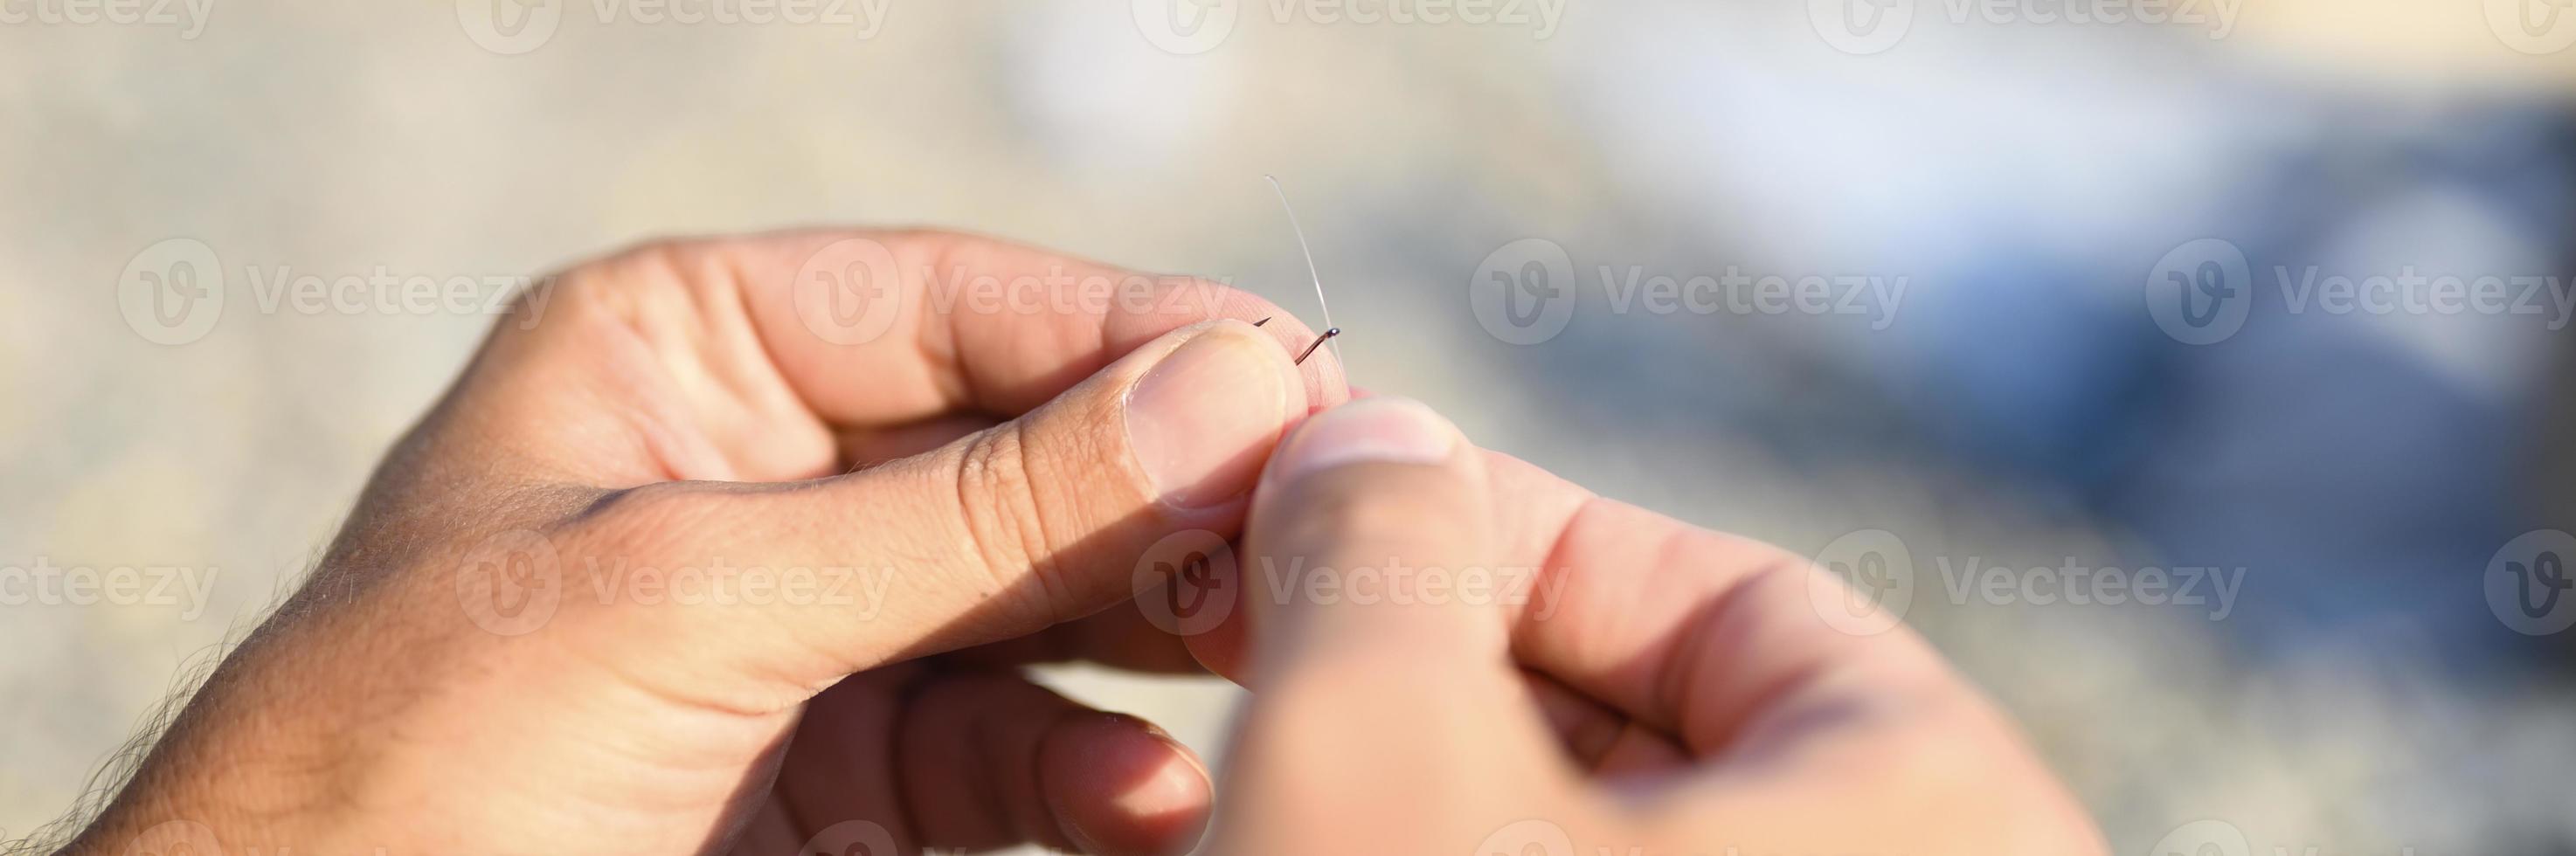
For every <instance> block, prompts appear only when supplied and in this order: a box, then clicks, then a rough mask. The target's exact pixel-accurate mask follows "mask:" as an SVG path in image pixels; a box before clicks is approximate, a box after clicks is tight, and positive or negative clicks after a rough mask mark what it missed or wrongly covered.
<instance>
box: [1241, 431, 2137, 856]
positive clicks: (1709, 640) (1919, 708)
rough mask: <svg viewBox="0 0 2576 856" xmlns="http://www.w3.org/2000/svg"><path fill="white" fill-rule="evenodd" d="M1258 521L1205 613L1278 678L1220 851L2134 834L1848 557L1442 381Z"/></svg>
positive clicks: (1260, 717) (1279, 476)
mask: <svg viewBox="0 0 2576 856" xmlns="http://www.w3.org/2000/svg"><path fill="white" fill-rule="evenodd" d="M1244 537H1245V545H1244V556H1243V558H1242V560H1241V561H1239V562H1236V563H1234V565H1233V567H1234V568H1235V570H1234V571H1233V573H1235V574H1237V575H1239V576H1240V578H1239V579H1219V580H1217V581H1216V584H1217V585H1219V586H1235V588H1234V589H1231V590H1232V591H1236V592H1239V593H1240V596H1241V597H1243V598H1244V599H1245V601H1246V602H1247V603H1248V606H1246V608H1240V609H1235V610H1233V611H1231V612H1229V613H1227V615H1228V617H1229V621H1228V623H1225V624H1222V625H1219V626H1218V628H1217V629H1216V630H1214V631H1212V632H1209V633H1206V634H1204V635H1201V636H1196V637H1193V638H1192V642H1193V648H1194V650H1196V651H1197V652H1198V653H1199V654H1200V655H1201V657H1202V659H1204V660H1206V661H1208V662H1209V663H1210V664H1211V665H1213V666H1215V667H1216V668H1217V669H1218V670H1219V671H1220V672H1224V673H1228V674H1230V675H1233V676H1236V677H1237V678H1238V679H1241V680H1245V681H1246V682H1247V683H1248V684H1249V685H1250V686H1251V687H1252V689H1253V704H1252V708H1251V711H1250V713H1249V714H1248V715H1247V716H1246V718H1245V720H1244V722H1243V724H1242V726H1241V732H1240V734H1239V735H1238V737H1237V740H1236V742H1235V744H1234V748H1233V756H1232V759H1231V761H1230V762H1229V767H1228V770H1229V771H1228V774H1227V780H1226V787H1225V788H1224V792H1225V800H1224V802H1223V806H1224V808H1223V810H1222V811H1221V812H1220V816H1219V818H1218V822H1217V834H1216V842H1217V845H1216V850H1217V852H1222V853H1228V854H1251V853H1428V854H1457V856H1525V854H1548V856H1571V854H1577V853H1636V854H1665V855H1666V856H1674V855H1677V854H1697V855H1698V856H1717V854H1736V853H1740V854H1767V853H1842V854H1898V853H1903V854H1921V856H1940V854H1959V855H1960V856H1969V854H1974V856H1990V854H2029V856H2081V854H2099V853H2103V852H2105V846H2104V844H2103V842H2102V840H2101V837H2100V834H2099V833H2098V832H2097V831H2096V830H2095V829H2094V828H2093V826H2092V823H2091V821H2090V820H2089V819H2087V818H2086V817H2085V815H2084V814H2083V812H2082V811H2081V809H2080V808H2079V807H2078V806H2077V805H2076V804H2075V803H2074V802H2073V801H2072V800H2071V799H2069V798H2068V796H2067V795H2066V794H2065V793H2064V791H2063V790H2062V789H2061V788H2060V787H2059V786H2058V784H2057V783H2056V782H2055V780H2054V779H2053V778H2052V777H2051V776H2050V775H2049V774H2048V772H2047V771H2046V770H2045V769H2044V768H2043V767H2041V766H2040V765H2039V763H2038V762H2037V761H2036V759H2034V758H2033V757H2032V756H2031V753H2030V752H2029V750H2028V749H2027V748H2026V747H2025V746H2024V745H2023V744H2022V742H2021V740H2020V738H2019V737H2018V736H2017V735H2016V734H2015V733H2014V730H2013V729H2012V727H2011V726H2010V724H2009V723H2007V722H2006V721H2005V720H2004V719H2003V718H2002V717H2001V716H2000V715H1998V714H1997V712H1996V711H1994V710H1993V709H1992V708H1991V706H1989V705H1988V704H1987V703H1986V702H1985V701H1984V700H1983V699H1982V698H1981V697H1980V696H1979V695H1978V694H1977V693H1976V692H1975V691H1974V690H1972V689H1970V688H1969V687H1968V686H1967V685H1965V684H1964V683H1962V682H1961V681H1960V680H1959V679H1958V678H1957V677H1956V676H1954V675H1953V674H1952V673H1951V672H1950V670H1949V669H1948V667H1947V666H1945V665H1944V664H1943V663H1942V662H1941V661H1940V660H1939V658H1938V657H1937V656H1935V655H1934V654H1933V652H1932V651H1931V649H1930V648H1928V647H1927V646H1925V645H1924V644H1923V643H1922V641H1921V640H1920V639H1918V638H1916V637H1915V636H1913V635H1912V634H1910V633H1908V632H1906V631H1904V630H1903V629H1902V628H1901V627H1896V626H1894V623H1893V621H1883V622H1882V621H1869V620H1861V621H1854V620H1852V619H1854V618H1867V616H1856V615H1854V614H1852V613H1849V612H1845V611H1844V610H1845V609H1846V608H1847V606H1848V605H1849V604H1851V603H1852V602H1853V600H1852V598H1851V593H1850V592H1849V591H1848V590H1847V589H1846V588H1845V587H1844V585H1843V583H1842V582H1840V581H1839V580H1836V579H1834V578H1833V577H1831V576H1828V575H1825V574H1823V573H1820V572H1818V571H1817V570H1816V569H1815V568H1814V567H1813V566H1812V565H1811V564H1810V563H1808V562H1807V561H1805V560H1803V559H1801V558H1799V557H1796V556H1792V555H1789V554H1786V553H1784V552H1782V551H1780V550H1778V549H1776V548H1773V547H1770V546H1767V545H1763V544H1758V543H1753V542H1749V541H1744V540H1740V539H1735V538H1729V537H1726V536H1723V535H1718V534H1714V533H1711V532H1707V531H1703V530H1699V529H1695V528H1692V527H1689V526H1685V525H1682V524H1680V523H1677V522H1675V521H1673V520H1671V519H1668V518H1665V517H1662V516H1659V515H1655V514H1652V513H1649V512H1646V511H1642V510H1639V509H1637V508H1634V507H1630V506H1626V505H1622V504H1619V503H1615V502H1610V501H1607V500H1602V499H1598V498H1594V497H1591V496H1590V495H1588V494H1586V493H1585V492H1584V491H1582V490H1580V489H1578V488H1575V487H1574V486H1572V485H1569V484H1566V483H1564V482H1562V481H1559V480H1557V479H1555V478H1554V477H1551V476H1549V475H1547V474H1546V473H1543V472H1540V471H1538V470H1536V469H1534V468H1531V467H1529V466H1528V465H1526V464H1522V463H1520V462H1519V461H1515V460H1512V459H1510V458H1506V457H1503V456H1500V455H1495V454H1492V453H1487V452H1480V451H1478V450H1476V449H1474V448H1473V447H1471V446H1469V445H1468V444H1467V443H1466V442H1465V441H1464V440H1462V439H1460V438H1459V436H1458V433H1457V431H1456V429H1454V428H1452V427H1450V426H1449V424H1448V423H1447V422H1446V421H1444V420H1442V419H1440V418H1439V417H1438V416H1437V415H1435V414H1433V413H1431V412H1430V411H1429V410H1427V409H1425V408H1423V407H1422V406H1421V405H1418V404H1414V403H1412V402H1409V401H1402V400H1391V399H1363V400H1361V401H1358V402H1354V403H1352V404H1348V405H1344V406H1342V407H1340V408H1338V409H1335V410H1330V411H1326V412H1323V413H1320V414H1317V415H1316V416H1315V417H1314V418H1312V419H1309V420H1307V421H1306V422H1305V423H1304V424H1303V426H1302V427H1300V428H1298V429H1297V431H1296V433H1295V435H1294V436H1292V437H1291V438H1290V439H1289V440H1288V442H1287V445H1286V446H1284V447H1283V448H1282V449H1281V450H1280V451H1279V452H1278V453H1276V454H1275V455H1273V456H1272V457H1271V459H1270V463H1269V471H1268V473H1267V474H1266V475H1265V477H1264V480H1263V482H1262V484H1261V486H1260V488H1259V490H1258V492H1257V493H1256V494H1255V498H1254V507H1253V517H1252V522H1251V523H1250V525H1249V526H1248V527H1247V529H1246V534H1245V536H1244ZM1533 574H1535V575H1536V576H1535V578H1534V579H1533V578H1532V576H1531V575H1533ZM1882 617H1883V616H1882ZM1874 631H1876V632H1874Z"/></svg>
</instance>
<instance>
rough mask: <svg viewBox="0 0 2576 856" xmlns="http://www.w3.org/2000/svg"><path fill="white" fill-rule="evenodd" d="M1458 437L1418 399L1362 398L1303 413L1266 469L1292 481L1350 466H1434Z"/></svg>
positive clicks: (1454, 447)
mask: <svg viewBox="0 0 2576 856" xmlns="http://www.w3.org/2000/svg"><path fill="white" fill-rule="evenodd" d="M1461 440H1462V438H1461V437H1460V436H1459V434H1458V427H1457V426H1456V425H1452V424H1450V422H1449V420H1448V419H1446V418H1444V417H1442V416H1441V415H1440V414H1439V413H1438V412H1436V411H1434V410H1432V409H1431V408H1430V407H1429V406H1426V405H1424V404H1423V403H1422V402H1419V401H1415V400H1413V399H1410V398H1398V397H1393V396H1377V397H1372V398H1365V399H1360V400H1357V401H1352V402H1350V403H1347V404H1344V405H1342V406H1340V407H1336V408H1333V409H1331V410H1327V411H1324V412H1322V413H1318V414H1316V415H1314V416H1312V417H1309V418H1308V419H1307V420H1306V422H1305V423H1303V424H1301V425H1300V426H1299V427H1298V429H1297V432H1296V434H1295V435H1294V436H1292V437H1290V438H1289V440H1288V443H1287V445H1286V446H1285V447H1284V448H1281V449H1280V450H1279V452H1278V453H1277V454H1276V455H1275V456H1274V459H1273V461H1272V464H1271V467H1270V472H1271V476H1272V477H1273V478H1276V479H1280V480H1282V481H1294V480H1297V479H1301V478H1305V477H1307V476H1311V475H1314V474H1316V473H1320V472H1323V471H1325V470H1330V469H1334V468H1337V467H1342V466H1346V465H1350V464H1360V463H1381V464H1415V465H1426V466H1427V465H1438V464H1442V463H1445V462H1447V461H1448V460H1449V459H1450V458H1451V457H1452V456H1453V455H1454V453H1455V452H1456V450H1457V448H1458V446H1459V445H1460V443H1461Z"/></svg>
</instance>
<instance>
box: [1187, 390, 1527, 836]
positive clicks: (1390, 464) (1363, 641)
mask: <svg viewBox="0 0 2576 856" xmlns="http://www.w3.org/2000/svg"><path fill="white" fill-rule="evenodd" d="M1488 503H1489V499H1488V497H1487V496H1486V474H1485V470H1484V465H1483V463H1482V459H1481V458H1480V457H1479V456H1478V454H1477V453H1476V451H1475V449H1474V448H1473V447H1472V446H1470V445H1469V444H1468V443H1467V442H1466V441H1465V440H1464V439H1462V438H1461V437H1460V436H1459V434H1458V431H1457V429H1456V428H1455V427H1453V426H1451V425H1450V424H1449V423H1448V422H1447V421H1446V420H1443V419H1441V418H1440V417H1439V416H1438V415H1437V414H1435V413H1433V412H1432V411H1431V410H1430V409H1429V408H1427V407H1424V406H1422V405H1421V404H1419V403H1416V402H1413V401H1410V400H1406V399H1397V398H1369V399H1363V400H1360V401H1355V402H1352V403H1349V404H1346V405H1343V406H1341V407H1339V408H1336V409H1333V410H1328V411H1325V412H1323V413H1320V414H1317V415H1316V416H1315V417H1314V418H1312V419H1310V420H1308V421H1307V422H1306V424H1305V425H1304V426H1302V427H1301V428H1299V429H1298V431H1297V433H1296V435H1295V436H1293V437H1291V438H1290V439H1289V441H1288V443H1287V445H1286V446H1285V447H1283V448H1282V449H1281V450H1280V451H1279V453H1278V454H1277V455H1275V456H1273V458H1272V459H1271V462H1270V469H1269V472H1268V474H1267V476H1266V478H1265V481H1264V482H1263V484H1262V485H1261V488H1260V491H1259V493H1258V494H1257V495H1256V497H1255V500H1254V509H1253V516H1252V522H1251V524H1250V526H1249V527H1248V528H1247V530H1246V535H1245V554H1246V561H1244V562H1243V563H1242V564H1241V567H1240V570H1239V573H1240V574H1241V575H1242V577H1243V579H1244V581H1245V582H1244V583H1243V590H1244V592H1245V599H1246V600H1247V601H1248V602H1249V606H1248V608H1247V610H1246V617H1247V618H1249V619H1250V620H1251V623H1252V626H1251V628H1250V632H1251V634H1252V658H1253V659H1252V663H1251V675H1250V685H1251V686H1252V688H1253V698H1254V701H1253V705H1252V707H1251V709H1250V711H1249V713H1248V714H1247V715H1246V717H1245V719H1244V724H1243V730H1242V733H1241V734H1240V735H1239V737H1238V739H1237V742H1236V758H1235V761H1234V764H1233V765H1232V768H1231V769H1232V770H1233V772H1234V777H1235V782H1234V785H1233V787H1236V788H1239V790H1237V791H1235V792H1236V793H1237V794H1238V796H1237V797H1235V798H1232V799H1230V800H1229V803H1231V804H1233V805H1238V806H1258V807H1263V808H1260V809H1258V810H1247V813H1246V814H1245V815H1242V816H1239V817H1236V818H1234V819H1233V825H1232V826H1231V827H1229V831H1228V832H1227V833H1225V834H1227V835H1240V836H1243V837H1242V840H1244V841H1265V840H1269V841H1293V840H1300V837H1301V836H1303V835H1306V834H1310V833H1311V832H1312V831H1313V830H1314V829H1316V828H1318V827H1319V826H1333V825H1339V826H1340V828H1345V829H1350V828H1357V827H1371V828H1373V829H1372V832H1373V833H1377V834H1382V835H1383V836H1385V837H1382V838H1380V837H1370V836H1362V837H1360V838H1358V839H1355V840H1370V841H1414V840H1421V841H1423V842H1424V843H1426V844H1428V843H1430V841H1431V840H1435V839H1436V840H1446V838H1447V837H1449V836H1451V835H1453V834H1454V833H1456V832H1457V830H1434V829H1430V828H1428V825H1429V821H1431V820H1433V819H1434V818H1435V816H1436V817H1437V819H1438V820H1440V821H1441V822H1443V823H1447V822H1453V821H1454V822H1460V823H1465V824H1466V825H1467V827H1468V828H1481V829H1490V828H1491V826H1490V823H1492V822H1493V820H1492V819H1490V818H1484V819H1478V818H1471V817H1468V816H1467V815H1471V814H1473V813H1475V812H1480V811H1508V808H1507V807H1509V806H1513V805H1516V804H1521V803H1523V802H1525V800H1526V798H1527V797H1528V796H1529V794H1530V793H1531V792H1532V790H1533V789H1532V788H1531V787H1530V785H1531V784H1532V783H1534V782H1539V781H1543V780H1546V779H1547V778H1548V777H1549V776H1551V775H1552V773H1553V772H1554V771H1553V768H1552V767H1550V766H1548V764H1547V762H1548V761H1549V760H1550V759H1551V755H1550V754H1549V751H1548V750H1549V747H1550V744H1549V743H1548V742H1547V741H1548V739H1549V738H1548V737H1547V736H1546V732H1545V730H1544V728H1543V725H1542V724H1541V723H1540V722H1539V720H1538V718H1537V717H1536V715H1535V713H1534V710H1535V708H1534V706H1533V705H1532V703H1531V702H1530V700H1529V699H1528V697H1527V691H1526V689H1525V688H1524V685H1523V684H1522V683H1521V681H1520V680H1519V678H1518V675H1517V673H1516V672H1515V671H1514V670H1513V668H1512V667H1511V665H1510V652H1509V639H1508V634H1507V630H1506V628H1507V623H1506V621H1505V615H1504V612H1503V610H1502V609H1501V607H1500V605H1499V604H1498V603H1496V602H1494V600H1493V594H1492V593H1493V592H1494V591H1497V589H1496V588H1495V587H1493V586H1490V585H1483V586H1480V585H1479V584H1477V583H1475V582H1474V580H1475V579H1476V578H1477V577H1478V576H1479V575H1491V574H1493V573H1494V572H1496V570H1497V569H1495V568H1493V567H1492V566H1491V564H1490V561H1491V557H1492V556H1493V555H1494V552H1495V539H1494V537H1493V532H1492V531H1491V529H1492V526H1493V524H1492V522H1491V518H1492V515H1491V514H1489V513H1488V512H1487V510H1486V509H1487V506H1488ZM1480 589H1481V590H1480ZM1426 794H1441V795H1443V796H1442V797H1441V799H1440V801H1441V802H1442V803H1444V804H1447V805H1449V806H1451V807H1454V808H1459V809H1461V812H1460V813H1448V814H1443V813H1438V812H1427V811H1422V810H1421V809H1422V808H1423V806H1421V805H1420V804H1418V803H1417V802H1416V799H1417V798H1418V797H1420V796H1421V795H1426ZM1399 795H1411V796H1404V797H1402V798H1396V797H1398V796H1399ZM1279 836H1285V837H1279ZM1422 836H1429V838H1423V837H1422ZM1467 840H1469V841H1472V840H1474V839H1473V838H1469V839H1467ZM1452 843H1454V842H1452ZM1229 852H1230V851H1229ZM1388 852H1409V851H1408V850H1407V848H1404V847H1391V848H1389V850H1388Z"/></svg>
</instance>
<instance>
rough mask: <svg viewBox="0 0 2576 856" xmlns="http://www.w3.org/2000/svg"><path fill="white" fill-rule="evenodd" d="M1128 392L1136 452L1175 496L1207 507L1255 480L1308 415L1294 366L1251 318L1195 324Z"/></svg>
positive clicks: (1164, 495)
mask: <svg viewBox="0 0 2576 856" xmlns="http://www.w3.org/2000/svg"><path fill="white" fill-rule="evenodd" d="M1184 334H1185V335H1186V336H1187V338H1186V339H1185V340H1184V341H1182V342H1181V343H1180V344H1179V345H1178V346H1176V347H1174V348H1172V349H1171V350H1170V351H1169V352H1166V353H1165V354H1163V356H1162V358H1161V359H1160V360H1158V361H1156V362H1155V363H1154V365H1153V366H1152V367H1151V368H1148V369H1147V370H1146V371H1145V373H1144V375H1143V376H1142V377H1140V378H1138V379H1137V380H1136V383H1135V385H1134V386H1132V387H1130V388H1129V390H1128V393H1127V402H1126V429H1127V431H1126V433H1127V445H1128V450H1129V453H1130V454H1131V455H1133V456H1134V458H1135V461H1136V463H1137V465H1138V466H1139V467H1141V468H1142V469H1143V470H1144V473H1145V476H1146V478H1147V479H1148V481H1149V482H1150V484H1151V487H1152V489H1153V490H1154V492H1155V494H1156V498H1157V499H1158V500H1159V501H1161V502H1164V503H1166V504H1169V505H1172V506H1175V507H1180V508H1204V507H1208V506H1212V505H1217V504H1220V503H1223V502H1224V501H1226V500H1228V499H1231V498H1233V497H1236V496H1239V495H1241V494H1243V493H1244V492H1246V491H1247V490H1249V489H1250V488H1251V486H1252V484H1253V481H1254V479H1255V477H1256V476H1257V474H1258V473H1259V472H1260V469H1261V463H1262V460H1263V459H1264V458H1265V457H1266V456H1267V455H1268V453H1269V450H1270V448H1271V446H1273V445H1275V444H1276V443H1277V442H1278V439H1279V436H1280V435H1281V433H1282V432H1284V431H1286V430H1287V429H1288V426H1289V425H1290V424H1292V423H1293V422H1294V420H1295V419H1296V418H1297V417H1299V416H1302V415H1303V413H1304V409H1305V408H1304V407H1303V406H1302V401H1299V399H1302V398H1304V395H1303V391H1302V389H1300V390H1294V391H1292V385H1293V384H1297V383H1299V381H1298V379H1297V377H1296V376H1295V374H1294V367H1293V366H1290V365H1289V364H1288V361H1287V360H1286V358H1285V357H1282V356H1281V355H1280V354H1279V353H1278V352H1277V349H1276V348H1273V347H1271V344H1270V341H1269V338H1268V337H1267V336H1264V335H1263V334H1262V333H1261V332H1260V331H1258V330H1255V329H1254V328H1253V327H1252V325H1250V324H1247V323H1244V322H1242V321H1237V320H1232V319H1223V320H1218V321H1212V322H1208V323H1206V324H1205V325H1204V326H1202V327H1199V328H1196V329H1185V331H1184Z"/></svg>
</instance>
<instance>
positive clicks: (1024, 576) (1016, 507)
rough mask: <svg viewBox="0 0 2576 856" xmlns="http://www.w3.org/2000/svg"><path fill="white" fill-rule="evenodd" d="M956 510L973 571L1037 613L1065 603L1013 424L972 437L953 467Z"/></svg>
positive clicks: (1026, 456)
mask: <svg viewBox="0 0 2576 856" xmlns="http://www.w3.org/2000/svg"><path fill="white" fill-rule="evenodd" d="M956 480H957V508H958V513H959V519H960V521H961V523H962V526H963V530H964V532H963V534H964V536H965V539H966V542H967V545H968V547H969V552H970V553H971V554H972V561H973V562H974V563H975V564H976V566H977V567H978V568H979V569H980V570H981V571H982V572H983V573H984V574H985V575H986V576H988V577H989V578H990V580H991V582H992V583H993V584H995V585H997V586H1000V587H1001V590H1002V591H1003V593H1004V594H1005V596H1006V597H1013V598H1019V597H1025V598H1028V600H1027V601H1026V602H1028V603H1030V604H1032V607H1031V608H1032V609H1034V610H1038V611H1048V610H1051V609H1052V608H1053V607H1054V606H1055V605H1057V604H1062V603H1067V602H1069V601H1068V600H1067V598H1066V592H1065V591H1064V588H1063V586H1064V581H1063V580H1062V573H1061V569H1060V568H1059V567H1057V564H1058V562H1057V557H1056V551H1055V550H1054V549H1053V547H1052V542H1051V540H1050V539H1049V537H1048V534H1047V531H1048V529H1047V521H1046V515H1045V513H1044V511H1043V510H1042V505H1043V503H1041V502H1040V501H1039V499H1038V492H1039V485H1038V484H1037V482H1036V479H1035V478H1033V477H1032V475H1031V456H1030V452H1029V443H1028V440H1027V438H1026V437H1024V436H1022V434H1021V428H1020V427H1019V425H1018V423H1005V424H1003V425H1001V426H998V427H996V428H994V429H992V430H989V431H985V432H983V433H981V434H977V435H975V437H974V438H973V439H972V440H970V441H969V442H968V444H967V446H966V448H965V450H964V452H963V453H962V454H960V455H959V456H958V463H957V473H956Z"/></svg>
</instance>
